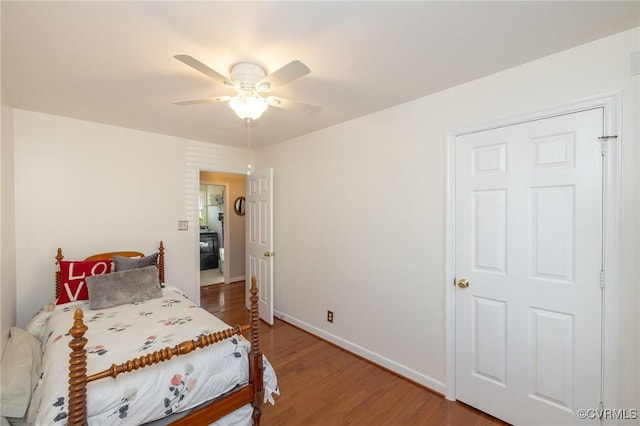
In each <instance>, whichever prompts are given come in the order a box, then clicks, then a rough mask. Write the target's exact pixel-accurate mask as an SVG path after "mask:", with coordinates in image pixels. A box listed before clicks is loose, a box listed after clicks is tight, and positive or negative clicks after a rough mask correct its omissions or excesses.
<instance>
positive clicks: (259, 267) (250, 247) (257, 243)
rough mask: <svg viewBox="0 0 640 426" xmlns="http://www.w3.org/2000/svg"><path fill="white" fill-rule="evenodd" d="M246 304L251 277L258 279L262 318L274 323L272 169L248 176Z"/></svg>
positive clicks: (247, 302) (247, 303)
mask: <svg viewBox="0 0 640 426" xmlns="http://www.w3.org/2000/svg"><path fill="white" fill-rule="evenodd" d="M246 215H247V230H246V234H247V247H246V251H247V265H246V270H247V272H248V274H247V278H246V283H247V285H246V298H245V300H246V305H247V307H249V305H250V303H249V296H250V295H249V288H250V286H251V277H253V276H255V277H256V279H257V281H258V290H259V293H258V296H259V298H260V318H262V320H263V321H265V322H266V323H268V324H273V254H274V253H273V169H271V168H269V169H265V170H261V171H258V172H256V173H254V174H251V175H249V176H247V191H246Z"/></svg>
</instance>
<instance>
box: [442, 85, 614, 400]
mask: <svg viewBox="0 0 640 426" xmlns="http://www.w3.org/2000/svg"><path fill="white" fill-rule="evenodd" d="M620 105H621V93H620V92H614V93H607V94H604V95H600V96H594V97H591V98H587V99H582V100H578V101H575V102H571V103H568V104H564V105H560V106H557V107H553V108H550V109H547V110H543V111H537V112H533V113H529V114H523V115H518V116H514V117H509V118H505V119H501V120H497V121H493V122H489V123H483V124H478V125H472V126H468V127H463V128H459V129H453V130H449V131H447V177H446V178H447V181H446V185H447V188H446V212H445V219H446V224H445V283H444V285H445V305H446V306H445V336H446V344H445V397H446V399H448V400H451V401H455V400H456V385H455V384H456V363H455V360H456V345H455V344H456V320H455V303H456V300H455V297H456V292H455V286H454V284H455V283H454V280H455V278H456V277H455V214H456V211H455V208H456V205H455V197H456V192H455V185H456V182H455V172H456V170H455V164H456V156H455V144H456V138H457V137H458V136H462V135H465V134H469V133H476V132H481V131H486V130H491V129H496V128H499V127H505V126H510V125H515V124H521V123H525V122H529V121H534V120H541V119H546V118H551V117H554V116H558V115H564V114H570V113H575V112H580V111H584V110H590V109H595V108H602V109H603V129H602V132H603V134H602V135H603V136H613V135H617V138H615V139H608V140H607V143H606V155H605V160H604V163H603V166H604V170H603V178H604V183H603V228H604V229H603V232H604V235H603V239H602V242H603V249H604V268H605V273H606V275H605V277H606V278H605V287H604V300H603V304H602V307H603V310H602V312H603V314H602V340H603V354H602V367H603V368H602V386H603V389H604V392H603V395H602V402H603V403H604V407H605V408H616V407H618V400H619V395H618V389H619V384H620V367H619V366H620V350H619V349H620V329H621V319H620V314H619V309H618V306H620V302H621V300H620V294H619V290H618V288H619V277H620V269H621V266H620V260H619V259H620V256H619V254H620V252H621V248H620V235H621V232H622V231H621V226H620V223H621V220H620V219H621V212H622V209H621V200H620V183H621V172H622V167H621V166H622V156H621V143H622V134H621V129H622V126H621V115H620ZM584 408H598V407H584Z"/></svg>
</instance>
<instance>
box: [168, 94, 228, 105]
mask: <svg viewBox="0 0 640 426" xmlns="http://www.w3.org/2000/svg"><path fill="white" fill-rule="evenodd" d="M231 98H232V96H212V97H209V98H195V99H183V100H181V101H173V102H172V103H173V104H176V105H193V104H204V103H209V102H224V101H228V100H229V99H231Z"/></svg>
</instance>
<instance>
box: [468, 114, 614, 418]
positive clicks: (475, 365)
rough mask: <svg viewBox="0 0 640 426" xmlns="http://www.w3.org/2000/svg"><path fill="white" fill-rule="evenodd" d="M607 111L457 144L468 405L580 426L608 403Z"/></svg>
mask: <svg viewBox="0 0 640 426" xmlns="http://www.w3.org/2000/svg"><path fill="white" fill-rule="evenodd" d="M601 129H602V111H601V110H600V109H594V110H589V111H583V112H579V113H575V114H567V115H563V116H558V117H552V118H548V119H544V120H536V121H531V122H527V123H521V124H517V125H512V126H506V127H502V128H498V129H492V130H487V131H483V132H477V133H473V134H468V135H463V136H459V137H458V138H456V152H455V155H456V164H455V167H456V186H455V188H456V206H455V211H456V221H455V235H456V236H455V247H456V248H455V262H456V276H457V278H458V279H460V278H466V279H468V281H469V283H470V284H469V286H468V287H467V288H459V287H458V288H457V289H456V296H455V297H456V398H457V399H459V400H461V401H463V402H465V403H467V404H470V405H472V406H475V407H477V408H479V409H481V410H483V411H486V412H488V413H490V414H492V415H494V416H496V417H499V418H501V419H503V420H505V421H507V422H509V423H514V424H575V423H577V422H578V421H579V422H580V423H581V424H583V423H585V424H586V423H588V420H584V421H582V420H579V419H578V417H577V416H576V414H575V411H576V410H577V409H579V408H598V404H599V402H600V392H601V383H600V381H601V377H600V371H601V356H600V354H601V335H600V333H601V328H600V324H601V294H602V289H601V288H600V269H601V268H602V262H601V259H602V232H603V230H602V157H601V153H600V143H599V140H598V137H599V136H600V132H601Z"/></svg>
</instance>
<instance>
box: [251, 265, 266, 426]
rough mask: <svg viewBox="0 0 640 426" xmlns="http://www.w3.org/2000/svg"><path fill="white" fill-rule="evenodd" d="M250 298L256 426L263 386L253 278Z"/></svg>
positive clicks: (258, 318) (258, 316) (256, 292)
mask: <svg viewBox="0 0 640 426" xmlns="http://www.w3.org/2000/svg"><path fill="white" fill-rule="evenodd" d="M249 293H251V297H250V298H249V301H250V302H251V311H250V317H251V364H250V368H252V369H253V372H254V374H253V377H254V382H253V404H252V405H253V424H254V426H257V425H259V424H260V416H261V414H262V412H261V410H260V404H262V398H263V393H264V390H263V384H262V368H263V367H262V351H261V349H260V310H259V308H258V303H259V298H258V285H257V279H256V277H255V276H252V277H251V288H250V289H249Z"/></svg>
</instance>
